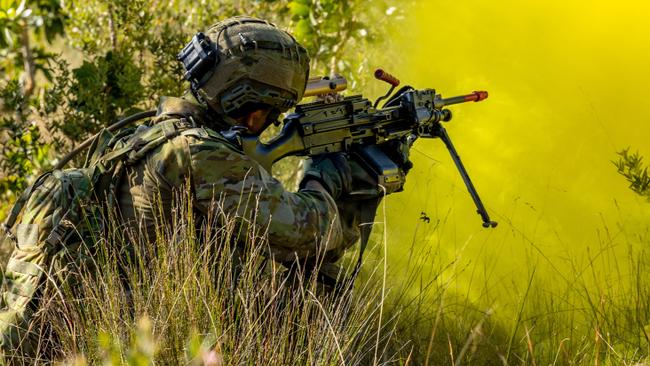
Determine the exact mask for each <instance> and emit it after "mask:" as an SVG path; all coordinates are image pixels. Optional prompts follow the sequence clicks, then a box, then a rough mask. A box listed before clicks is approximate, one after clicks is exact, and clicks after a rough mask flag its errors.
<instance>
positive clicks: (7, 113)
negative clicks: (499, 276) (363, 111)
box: [0, 0, 650, 365]
mask: <svg viewBox="0 0 650 366" xmlns="http://www.w3.org/2000/svg"><path fill="white" fill-rule="evenodd" d="M201 3H202V4H201V5H200V6H197V5H196V2H190V1H186V0H173V1H171V2H159V1H155V0H135V1H117V2H109V1H100V0H89V1H85V2H65V3H64V2H60V1H58V0H30V1H26V0H25V1H15V0H1V1H0V23H1V24H2V28H3V30H4V32H3V35H2V37H3V38H2V39H1V40H0V45H1V46H2V50H1V51H0V52H1V54H2V60H1V61H0V68H1V69H2V78H3V79H2V80H0V94H1V95H2V105H1V106H0V107H1V108H0V130H1V131H2V132H1V135H0V142H1V143H2V152H1V153H2V156H1V157H0V169H1V170H2V173H1V174H0V194H2V198H1V201H3V202H5V203H6V202H10V201H11V200H12V199H13V196H14V195H15V194H16V193H18V192H20V191H21V190H22V189H23V188H24V187H25V185H26V184H28V183H29V182H30V181H32V180H33V179H34V177H35V176H36V175H37V174H38V173H39V172H41V171H43V170H44V169H47V168H48V167H50V166H52V164H53V163H54V162H55V161H56V157H58V156H60V155H61V154H63V153H65V152H67V151H70V150H71V149H72V147H73V146H75V145H76V144H78V143H79V142H80V141H82V140H83V139H84V138H85V137H87V136H88V135H90V134H92V133H94V132H96V131H97V130H98V129H99V128H101V127H102V126H105V125H106V124H109V123H112V122H114V121H115V120H116V119H117V118H119V117H122V116H125V115H128V114H130V113H133V112H136V111H140V110H145V109H150V108H152V107H154V106H155V104H156V102H157V99H158V97H159V96H161V95H178V94H180V93H182V92H183V90H184V89H185V85H184V84H183V82H182V80H181V79H180V75H181V72H180V70H179V65H178V63H177V62H176V60H175V55H176V53H177V52H178V50H179V49H180V48H181V47H182V46H183V45H184V43H185V42H186V41H187V40H188V39H189V37H190V36H191V35H192V34H193V33H194V32H196V31H197V30H199V29H204V28H205V27H206V26H207V25H209V24H210V23H212V22H213V21H214V14H219V18H224V17H227V16H230V15H234V14H243V13H247V14H251V15H257V16H260V17H263V18H266V19H270V20H271V21H274V22H276V23H277V24H280V25H283V26H288V27H289V29H290V30H291V31H292V32H293V33H294V34H295V35H296V37H297V38H298V39H299V40H300V41H301V42H302V43H304V44H305V45H306V46H307V47H308V48H309V51H310V54H311V55H312V56H313V61H314V62H313V74H329V73H333V72H338V73H343V74H344V75H345V76H346V77H348V79H349V80H351V81H352V87H353V88H356V89H357V90H358V89H360V88H362V87H364V86H365V83H366V78H364V77H363V75H369V74H370V73H369V72H368V58H369V55H370V54H371V52H372V50H373V49H375V48H376V47H373V45H374V44H375V43H374V42H379V41H380V40H381V39H382V36H383V33H382V26H383V25H385V21H384V22H383V23H382V18H384V17H393V18H397V17H399V14H400V11H401V10H402V9H399V8H397V9H396V8H394V7H391V6H389V4H387V3H383V2H380V3H373V6H368V5H367V2H363V1H359V0H353V1H338V0H295V1H285V0H248V1H238V2H227V1H219V0H216V1H209V2H201ZM358 49H364V50H366V49H367V50H368V52H358ZM52 50H56V52H53V51H52ZM384 61H385V60H380V62H379V63H382V62H384ZM615 164H616V166H617V168H618V169H619V172H621V174H623V175H624V176H625V177H626V178H627V179H628V181H629V182H630V184H631V188H632V189H633V190H634V191H635V192H637V193H639V194H641V195H645V196H648V176H647V168H645V167H644V165H643V162H642V159H641V157H640V156H639V155H638V154H632V153H629V152H628V150H624V151H622V152H621V153H620V159H619V161H617V162H616V163H615ZM289 173H290V172H289ZM3 211H4V210H3ZM177 212H180V213H186V215H179V216H178V217H177V218H176V221H175V223H174V225H172V226H169V227H161V228H159V230H158V233H159V235H158V238H157V239H158V240H157V242H156V243H141V242H139V241H138V238H139V237H141V236H138V235H136V234H137V233H132V234H131V235H130V236H127V237H124V236H121V235H118V233H117V231H111V230H109V231H108V234H106V235H105V237H98V238H94V239H95V240H94V241H93V242H97V243H111V245H105V246H98V247H97V250H98V253H97V255H96V256H95V262H96V263H94V270H92V271H89V270H88V269H87V268H83V269H79V271H80V272H81V273H80V277H79V283H78V284H77V285H76V286H74V287H57V288H52V289H50V290H51V291H52V293H50V295H51V296H52V298H51V299H52V301H51V302H47V304H48V306H47V307H46V309H45V311H44V312H43V313H42V314H41V316H42V317H40V318H39V319H37V322H41V324H47V326H46V327H41V328H40V329H41V330H42V332H43V333H42V342H43V345H56V346H55V347H50V348H47V349H44V350H43V352H44V354H43V356H44V357H50V356H54V357H55V358H57V359H59V360H61V361H62V362H64V363H66V364H75V365H83V364H98V363H103V364H112V365H117V364H129V365H144V364H150V363H152V362H155V363H156V364H179V363H183V364H184V363H193V364H201V363H205V364H211V365H219V364H260V363H261V364H341V363H343V364H361V365H364V364H402V365H412V364H416V365H420V364H422V365H441V364H449V365H461V364H472V365H500V364H503V365H565V364H566V365H568V364H595V365H620V364H625V365H635V364H643V363H644V362H645V364H647V362H648V361H647V357H648V355H649V354H650V300H649V299H650V285H649V284H650V278H649V277H650V257H649V254H650V253H648V251H647V249H635V248H632V246H630V249H629V251H628V253H627V254H628V255H627V256H626V257H621V256H618V255H616V254H615V253H614V249H613V247H612V246H611V245H610V244H611V241H612V238H611V236H609V235H610V234H609V232H608V230H607V228H605V230H604V231H605V233H606V235H604V236H603V238H602V242H599V243H596V244H597V248H598V250H597V252H596V253H592V254H590V257H589V258H587V260H588V264H587V265H583V263H580V262H579V261H578V260H575V261H574V260H571V265H572V266H573V267H574V269H575V270H574V271H573V272H574V275H573V276H570V277H566V278H545V277H542V276H541V275H540V274H538V273H537V272H536V263H534V262H532V261H523V262H522V267H526V268H529V275H528V276H527V277H526V280H525V281H524V282H525V283H526V286H525V287H523V288H517V289H516V290H517V294H519V296H520V301H519V303H518V306H517V309H516V311H515V312H513V313H510V312H503V311H500V310H501V309H495V308H493V307H492V306H493V303H494V301H493V299H489V298H487V299H483V300H481V301H477V300H476V299H473V298H471V297H470V296H469V294H463V293H457V292H455V291H454V288H453V286H452V284H453V283H454V280H455V278H454V277H453V276H451V277H450V276H448V275H446V274H445V273H446V271H447V270H448V269H449V268H450V267H453V266H455V265H456V264H455V263H456V261H455V260H453V259H452V260H450V261H449V262H448V263H444V262H440V261H438V260H436V255H437V253H439V252H440V251H441V250H442V247H443V246H444V245H449V244H450V243H445V244H442V243H435V242H432V243H430V247H431V248H432V249H431V251H429V252H428V253H414V254H415V255H413V259H412V261H409V263H408V266H407V268H408V269H407V270H405V271H403V272H402V269H401V268H391V267H389V266H388V265H387V264H386V262H385V261H383V260H382V259H373V256H369V258H368V259H367V260H366V265H365V266H364V272H363V273H362V275H361V278H359V279H358V281H357V283H356V286H355V288H354V289H348V290H347V291H346V292H344V293H343V294H342V295H341V296H337V297H335V296H331V295H327V294H324V293H323V291H322V288H320V287H319V285H318V284H317V283H316V282H315V281H314V278H310V277H308V276H307V277H305V276H300V273H298V275H297V276H288V274H287V273H284V272H282V271H280V269H278V268H272V267H271V268H269V265H270V264H269V263H268V262H267V261H265V260H264V258H263V256H261V253H260V249H261V248H264V246H265V245H266V244H267V243H266V242H265V239H264V238H263V236H254V235H251V236H249V238H253V237H256V239H255V241H253V239H249V241H248V246H247V248H248V251H247V252H246V253H244V254H245V255H244V258H245V260H244V261H243V263H242V264H241V273H239V274H238V275H237V279H236V280H235V274H234V273H236V272H237V271H235V270H234V268H233V262H232V261H231V260H230V257H229V256H227V255H225V254H228V253H230V249H231V248H230V247H229V246H228V245H227V244H226V243H229V242H230V239H231V238H232V235H233V232H232V231H231V230H229V228H230V227H231V225H225V226H224V227H223V229H220V230H218V231H213V232H209V231H208V230H202V231H201V230H199V232H200V233H201V234H200V235H198V236H197V234H196V233H197V230H195V229H196V227H197V226H198V224H196V223H195V221H194V220H193V219H194V218H193V217H192V215H191V212H192V210H191V208H188V207H187V205H185V204H183V203H179V206H178V208H177ZM378 221H382V220H381V219H380V220H378ZM109 222H110V220H109ZM208 227H212V226H209V225H208V226H205V228H208ZM376 229H377V230H378V231H379V232H378V233H376V235H375V236H374V241H373V243H375V245H376V247H375V248H371V249H370V252H371V254H375V257H374V258H383V257H382V253H384V252H385V250H384V246H385V245H388V244H389V243H386V241H385V239H384V238H385V237H383V238H382V236H381V234H382V233H381V231H382V230H383V231H385V230H387V229H386V228H383V227H382V226H381V225H380V224H379V225H376ZM436 230H439V227H437V228H436V229H433V230H432V231H431V232H430V233H429V234H430V235H431V236H435V234H436ZM648 235H649V234H648V232H647V231H646V232H641V233H639V237H638V238H636V239H635V240H638V241H640V242H644V243H647V242H650V237H648ZM427 238H428V237H423V236H422V235H414V241H416V240H428V239H427ZM127 243H129V244H128V245H131V244H133V243H138V244H139V245H135V246H133V247H134V248H137V250H136V251H135V252H134V253H132V255H131V256H130V257H129V260H126V259H124V257H123V255H122V254H123V251H122V250H123V249H124V246H126V245H127ZM170 243H171V244H170ZM198 243H202V244H201V245H198ZM206 248H210V249H209V250H210V252H209V253H207V252H206V250H207V249H206ZM213 249H214V251H212V250H213ZM219 249H220V250H219ZM348 259H351V258H348ZM599 261H608V262H607V267H608V268H611V269H612V272H614V273H613V274H611V273H609V274H604V273H600V272H598V271H597V270H596V268H597V266H596V264H597V263H599ZM349 262H353V260H351V261H349ZM430 263H435V265H433V266H431V265H429V264H430ZM425 264H427V266H426V268H427V269H426V270H423V268H424V267H425ZM622 268H625V269H626V270H622ZM398 271H400V272H399V273H400V274H399V277H398V278H399V280H395V281H390V278H391V277H392V276H391V274H394V273H396V272H398ZM116 278H118V279H119V280H116ZM392 282H394V283H392ZM594 283H595V284H598V285H597V286H594V285H593V284H594ZM473 288H475V291H477V292H480V293H486V294H487V293H489V292H490V288H489V285H488V284H487V283H485V285H484V286H483V287H481V284H473ZM551 289H552V290H551ZM48 353H53V354H48Z"/></svg>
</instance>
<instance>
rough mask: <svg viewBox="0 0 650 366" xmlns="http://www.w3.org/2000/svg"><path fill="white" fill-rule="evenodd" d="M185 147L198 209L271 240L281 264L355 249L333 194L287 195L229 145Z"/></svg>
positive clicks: (208, 142)
mask: <svg viewBox="0 0 650 366" xmlns="http://www.w3.org/2000/svg"><path fill="white" fill-rule="evenodd" d="M185 142H186V143H187V146H186V148H187V149H189V153H188V154H189V155H188V161H187V162H183V161H182V160H185V159H181V160H179V161H178V163H180V164H181V165H185V163H188V165H189V170H190V176H191V178H190V180H191V182H192V187H193V189H194V197H195V208H197V209H198V210H199V211H200V212H202V213H203V214H205V215H208V214H209V213H210V212H211V213H213V214H214V213H216V215H218V216H219V217H220V218H221V220H220V221H221V222H222V223H225V224H226V225H227V224H228V223H230V224H232V223H233V222H234V223H235V224H236V225H235V229H236V230H237V232H238V234H237V235H240V236H241V235H244V236H245V237H249V238H250V237H251V236H254V237H262V236H264V235H267V236H268V247H269V250H270V252H271V253H270V254H271V255H272V257H273V258H274V259H275V260H277V261H290V260H293V259H295V258H296V256H297V257H298V258H304V257H309V256H313V255H316V254H318V253H325V252H330V251H332V252H338V251H341V250H342V248H344V247H347V246H349V243H346V242H347V241H349V238H348V235H346V234H344V230H343V229H342V225H341V220H340V219H339V217H338V216H339V215H338V210H337V206H336V203H335V201H334V200H333V198H332V197H331V196H330V195H329V194H328V193H327V192H325V191H321V190H309V189H302V190H300V191H298V192H295V193H294V192H289V191H286V190H285V189H284V187H283V186H282V184H281V183H280V182H279V181H278V180H276V179H275V178H273V177H272V176H271V175H270V174H269V173H268V172H267V171H266V170H264V169H263V168H262V167H261V166H260V165H259V164H258V163H257V162H256V161H254V160H252V159H251V158H249V157H248V156H246V155H244V154H242V153H240V152H238V151H236V150H234V149H233V148H230V147H229V146H227V145H226V144H225V143H220V142H218V141H212V140H199V139H187V140H185ZM174 170H176V169H174ZM172 180H174V178H172ZM240 239H243V238H240Z"/></svg>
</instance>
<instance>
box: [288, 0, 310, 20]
mask: <svg viewBox="0 0 650 366" xmlns="http://www.w3.org/2000/svg"><path fill="white" fill-rule="evenodd" d="M288 7H289V10H290V12H291V15H292V16H294V17H299V18H306V17H308V16H309V11H310V10H311V7H310V6H309V5H306V4H301V3H299V2H297V1H292V2H290V3H289V5H288Z"/></svg>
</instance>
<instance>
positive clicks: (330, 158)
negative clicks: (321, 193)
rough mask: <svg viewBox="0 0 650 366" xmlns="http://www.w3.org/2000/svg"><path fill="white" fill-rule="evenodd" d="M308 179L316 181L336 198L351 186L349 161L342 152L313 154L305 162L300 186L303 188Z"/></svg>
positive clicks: (348, 190)
mask: <svg viewBox="0 0 650 366" xmlns="http://www.w3.org/2000/svg"><path fill="white" fill-rule="evenodd" d="M310 180H316V181H318V182H319V183H320V184H321V185H323V187H324V188H325V189H326V190H327V191H328V192H329V193H330V195H331V196H332V197H333V198H334V199H335V200H336V199H338V198H339V197H341V195H342V194H343V193H347V192H350V189H351V187H352V172H351V170H350V163H349V162H348V159H347V158H346V157H345V155H344V154H343V153H331V154H321V155H318V156H314V157H312V158H311V159H308V160H307V161H306V162H305V172H304V177H303V179H302V181H301V182H300V188H301V189H302V188H305V185H306V184H307V182H308V181H310Z"/></svg>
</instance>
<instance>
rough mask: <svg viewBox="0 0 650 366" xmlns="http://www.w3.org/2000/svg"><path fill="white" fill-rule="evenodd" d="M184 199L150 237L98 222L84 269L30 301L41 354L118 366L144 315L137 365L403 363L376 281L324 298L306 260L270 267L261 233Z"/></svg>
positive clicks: (325, 291)
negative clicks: (36, 304)
mask: <svg viewBox="0 0 650 366" xmlns="http://www.w3.org/2000/svg"><path fill="white" fill-rule="evenodd" d="M186 197H187V195H181V197H180V198H179V199H178V200H176V202H175V205H174V206H173V207H174V209H173V210H172V215H171V217H170V215H167V216H168V217H170V221H169V222H162V221H161V222H159V223H157V224H156V227H155V238H151V237H150V236H149V239H150V240H147V238H148V235H147V233H146V232H144V229H143V228H141V227H135V228H134V227H132V226H125V225H120V224H118V223H119V222H120V220H115V218H114V217H104V218H103V221H104V222H106V223H108V225H107V227H106V229H105V230H104V232H103V233H102V234H101V235H98V236H96V237H94V238H92V239H91V240H88V242H87V247H88V248H87V250H88V251H92V256H91V258H92V264H90V265H85V266H83V267H75V268H73V270H72V272H75V276H74V278H75V281H68V282H66V285H58V286H57V287H56V288H55V289H54V291H51V292H48V293H50V294H51V295H50V296H49V297H48V298H45V299H43V300H42V301H41V303H42V305H43V309H42V311H41V314H40V315H39V316H38V317H37V319H36V320H35V322H37V323H36V324H35V325H40V326H38V327H35V328H34V329H39V330H40V331H41V335H40V336H41V338H48V339H47V341H46V340H45V339H44V340H43V343H42V344H43V345H44V347H43V349H44V352H46V353H48V355H47V357H51V356H50V355H49V354H51V353H54V354H55V357H56V358H58V359H60V360H68V361H67V362H73V361H72V360H75V361H74V362H75V363H77V364H79V363H82V364H83V363H87V364H98V363H104V362H107V360H109V361H110V362H112V364H121V363H129V362H131V361H132V360H133V359H137V357H136V358H134V357H135V356H133V355H134V349H133V348H134V347H135V348H137V347H140V346H138V344H139V343H138V342H137V341H133V340H132V338H133V335H134V334H142V329H143V325H142V324H143V323H142V322H143V320H142V319H146V320H145V321H144V322H145V323H146V324H148V325H147V326H145V327H144V329H146V330H147V329H148V330H150V334H151V344H152V347H153V348H154V349H155V350H154V351H151V352H149V353H150V354H151V356H150V357H151V358H152V359H150V360H149V361H148V362H155V363H156V364H161V365H167V364H169V365H178V364H187V363H190V362H199V361H201V360H202V358H201V357H202V355H203V356H204V357H211V358H213V359H217V360H222V362H223V364H226V365H234V364H252V365H341V364H350V365H355V364H356V365H365V364H369V363H376V364H395V363H405V362H406V361H405V359H406V358H407V357H408V352H406V351H404V348H403V347H402V346H401V345H400V344H398V341H397V340H396V339H394V338H393V335H394V329H393V328H394V325H395V318H394V317H386V316H384V317H383V318H381V312H382V307H383V306H384V299H383V298H382V296H381V294H382V289H381V288H380V287H379V284H380V282H379V281H374V280H373V279H374V278H375V277H376V276H370V278H369V279H368V280H367V281H365V283H364V284H363V285H361V286H356V287H354V288H353V287H350V286H343V287H342V288H341V289H340V290H338V291H336V292H335V291H332V289H330V288H326V287H325V286H324V285H322V284H320V283H319V282H317V278H316V277H317V276H316V275H315V274H313V273H314V271H307V270H306V269H305V264H306V262H305V261H303V260H296V261H295V262H294V263H292V265H291V266H290V267H291V270H287V269H286V268H285V266H281V265H279V264H277V263H275V262H273V261H272V260H270V259H269V258H268V253H269V252H270V250H269V245H270V244H269V242H268V240H267V236H266V232H265V231H266V229H267V228H265V227H258V226H255V225H240V224H241V221H242V220H246V219H245V218H241V217H239V218H237V217H233V216H229V215H228V214H227V213H224V212H219V205H218V204H215V205H214V210H212V211H211V214H210V215H208V217H205V216H202V215H201V216H199V215H195V211H194V208H193V207H192V203H191V200H188V199H185V198H186ZM87 217H89V218H92V217H91V216H87ZM161 217H162V216H161ZM199 218H200V219H199ZM248 220H255V215H252V216H250V217H248ZM323 240H326V239H323ZM322 254H323V253H319V255H318V256H316V258H314V259H313V260H312V261H311V262H312V263H316V264H318V263H319V261H321V260H322ZM350 270H351V268H348V272H349V271H350ZM381 272H382V271H381V270H380V271H378V273H381ZM138 332H139V333H138ZM145 343H146V342H145ZM389 345H390V346H389ZM146 354H148V353H147V352H143V353H142V352H141V356H142V355H146ZM206 355H207V356H206ZM80 356H82V361H80V358H79V357H80ZM143 357H145V356H143ZM147 357H148V356H146V357H145V359H146V358H147ZM134 362H135V361H134ZM201 362H202V361H201ZM199 363H200V362H199Z"/></svg>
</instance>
